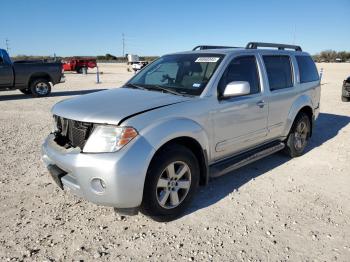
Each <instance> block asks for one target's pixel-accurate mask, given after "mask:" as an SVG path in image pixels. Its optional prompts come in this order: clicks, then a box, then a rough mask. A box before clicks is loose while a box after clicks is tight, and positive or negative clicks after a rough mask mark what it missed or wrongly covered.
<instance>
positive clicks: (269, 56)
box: [42, 42, 320, 220]
mask: <svg viewBox="0 0 350 262" xmlns="http://www.w3.org/2000/svg"><path fill="white" fill-rule="evenodd" d="M260 47H264V49H260ZM266 48H270V49H266ZM273 48H276V49H273ZM199 49H200V50H194V51H189V52H182V53H176V54H170V55H165V56H163V57H161V58H159V59H158V60H156V61H154V62H153V63H152V64H150V65H149V66H147V67H145V68H144V69H143V70H141V71H140V72H139V73H138V74H136V75H135V76H134V77H133V78H132V79H131V80H129V81H128V82H127V83H126V84H125V85H124V86H123V87H122V88H116V89H111V90H107V91H101V92H98V93H94V94H88V95H83V96H80V97H76V98H71V99H68V100H64V101H61V102H59V103H57V104H56V105H55V106H54V107H53V109H52V113H53V122H54V130H55V131H54V132H53V133H51V134H50V135H49V136H48V137H47V139H46V140H45V142H44V144H43V146H42V158H43V161H44V163H45V165H46V166H47V168H48V170H49V171H50V173H51V175H52V177H53V179H54V181H56V182H57V184H58V185H59V186H60V187H61V188H62V189H67V190H70V191H71V192H72V193H74V194H76V195H78V196H81V197H83V198H85V199H87V200H89V201H91V202H94V203H96V204H99V205H104V206H112V207H115V208H116V210H117V211H118V212H135V211H137V210H141V211H142V212H143V213H145V214H147V215H149V216H151V217H153V218H155V219H157V220H171V219H173V218H175V217H177V216H178V215H179V214H181V213H182V212H183V211H184V210H185V208H186V206H187V205H188V204H189V203H190V201H191V199H192V197H193V195H194V193H195V191H196V188H197V187H198V185H205V184H207V183H208V181H209V178H211V177H218V176H221V175H223V174H226V173H228V172H231V171H232V170H235V169H237V168H239V167H242V166H244V165H246V164H249V163H251V162H253V161H255V160H258V159H261V158H263V157H265V156H268V155H270V154H273V153H275V152H277V151H280V150H282V149H283V150H285V152H286V153H287V154H288V155H289V156H290V157H298V156H301V155H302V154H303V153H304V152H305V148H306V146H307V145H308V142H309V139H310V137H311V135H312V133H313V128H314V121H315V120H316V119H317V117H318V115H319V110H320V79H319V75H318V72H317V69H316V66H315V63H314V61H313V60H312V58H311V57H310V55H309V54H308V53H305V52H302V50H301V48H300V47H299V46H293V45H282V44H270V43H256V42H253V43H249V44H248V45H247V46H246V48H220V47H217V46H215V47H210V46H203V47H200V48H199ZM286 49H291V50H286ZM223 212H224V211H223Z"/></svg>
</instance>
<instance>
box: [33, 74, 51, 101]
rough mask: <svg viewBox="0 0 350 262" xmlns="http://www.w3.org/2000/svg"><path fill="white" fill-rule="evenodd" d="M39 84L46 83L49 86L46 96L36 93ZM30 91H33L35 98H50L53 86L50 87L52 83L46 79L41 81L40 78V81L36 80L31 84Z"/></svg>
mask: <svg viewBox="0 0 350 262" xmlns="http://www.w3.org/2000/svg"><path fill="white" fill-rule="evenodd" d="M39 83H45V84H47V86H48V91H47V93H46V94H39V93H37V92H36V89H35V87H36V85H37V84H39ZM30 90H31V92H32V95H33V96H34V97H44V96H48V95H49V94H50V93H51V85H50V82H49V81H47V80H46V79H40V78H39V79H36V80H34V81H32V82H31V84H30Z"/></svg>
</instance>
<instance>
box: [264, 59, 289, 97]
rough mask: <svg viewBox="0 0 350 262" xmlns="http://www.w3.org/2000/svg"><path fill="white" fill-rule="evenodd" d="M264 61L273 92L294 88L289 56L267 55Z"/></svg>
mask: <svg viewBox="0 0 350 262" xmlns="http://www.w3.org/2000/svg"><path fill="white" fill-rule="evenodd" d="M263 60H264V64H265V68H266V73H267V78H268V80H269V85H270V90H271V91H273V90H279V89H284V88H288V87H292V86H293V74H292V67H291V61H290V57H289V56H286V55H265V56H263Z"/></svg>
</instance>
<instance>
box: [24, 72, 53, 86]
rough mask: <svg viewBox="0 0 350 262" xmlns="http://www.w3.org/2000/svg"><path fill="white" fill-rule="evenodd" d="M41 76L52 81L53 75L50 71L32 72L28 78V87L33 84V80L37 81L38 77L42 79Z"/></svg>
mask: <svg viewBox="0 0 350 262" xmlns="http://www.w3.org/2000/svg"><path fill="white" fill-rule="evenodd" d="M41 78H43V79H45V80H47V81H48V82H50V83H52V78H51V76H50V75H49V74H48V73H45V72H41V73H35V74H32V75H31V76H30V77H29V79H28V87H30V85H31V84H32V82H33V81H35V80H36V79H41Z"/></svg>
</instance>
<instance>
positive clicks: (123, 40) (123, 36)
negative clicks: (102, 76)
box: [122, 33, 125, 57]
mask: <svg viewBox="0 0 350 262" xmlns="http://www.w3.org/2000/svg"><path fill="white" fill-rule="evenodd" d="M122 43H123V57H124V56H125V35H124V33H122Z"/></svg>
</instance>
